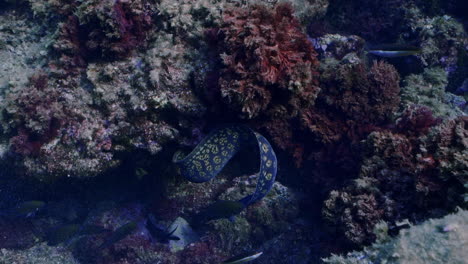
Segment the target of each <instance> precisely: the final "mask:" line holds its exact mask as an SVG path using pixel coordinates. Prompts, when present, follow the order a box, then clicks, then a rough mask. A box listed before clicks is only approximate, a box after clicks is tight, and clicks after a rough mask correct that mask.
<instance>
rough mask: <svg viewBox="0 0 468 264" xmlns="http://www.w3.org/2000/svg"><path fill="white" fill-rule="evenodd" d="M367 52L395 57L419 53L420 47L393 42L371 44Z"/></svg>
mask: <svg viewBox="0 0 468 264" xmlns="http://www.w3.org/2000/svg"><path fill="white" fill-rule="evenodd" d="M367 52H369V53H370V54H374V55H377V56H380V57H385V58H397V57H403V56H410V55H417V54H419V53H421V49H420V48H418V47H414V46H407V45H398V44H393V45H378V46H373V47H372V48H369V49H368V51H367Z"/></svg>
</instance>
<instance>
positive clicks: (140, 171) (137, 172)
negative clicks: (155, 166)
mask: <svg viewBox="0 0 468 264" xmlns="http://www.w3.org/2000/svg"><path fill="white" fill-rule="evenodd" d="M146 175H148V171H146V170H145V169H143V168H136V169H135V176H136V177H137V179H138V180H141V179H143V177H145V176H146Z"/></svg>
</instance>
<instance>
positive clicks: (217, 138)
mask: <svg viewBox="0 0 468 264" xmlns="http://www.w3.org/2000/svg"><path fill="white" fill-rule="evenodd" d="M255 141H256V142H257V144H258V148H259V153H260V171H259V172H258V180H257V186H256V188H255V192H254V193H253V194H250V195H248V196H246V197H244V198H242V199H241V200H239V202H241V203H242V204H244V206H245V207H247V206H249V205H251V204H253V203H255V202H257V201H259V200H260V199H262V198H263V197H265V195H267V193H268V192H269V191H270V190H271V188H272V187H273V183H274V182H275V178H276V171H277V166H278V163H277V160H276V155H275V152H274V151H273V148H272V147H271V145H270V143H269V142H268V140H267V139H266V138H265V137H263V136H262V135H260V134H258V133H257V132H255V131H253V130H252V129H250V128H249V127H246V126H242V125H231V126H225V127H222V128H218V129H215V130H214V131H212V132H211V133H210V134H208V136H206V137H205V138H204V139H203V140H202V141H201V142H200V144H198V145H197V146H196V147H195V149H194V150H193V151H192V152H190V154H188V155H187V156H185V157H182V155H181V154H180V153H176V154H175V155H174V158H173V162H174V163H175V164H176V165H177V166H178V168H179V170H180V173H181V174H182V175H183V176H184V177H185V178H187V179H188V180H189V181H191V182H196V183H200V182H206V181H209V180H211V179H212V178H214V177H215V176H216V175H218V173H219V172H220V171H221V170H222V169H223V167H224V166H225V165H226V163H228V161H229V160H230V159H231V158H232V157H233V156H234V155H235V154H236V153H237V152H238V151H239V150H240V149H241V148H243V147H245V146H247V145H250V144H251V143H252V142H255Z"/></svg>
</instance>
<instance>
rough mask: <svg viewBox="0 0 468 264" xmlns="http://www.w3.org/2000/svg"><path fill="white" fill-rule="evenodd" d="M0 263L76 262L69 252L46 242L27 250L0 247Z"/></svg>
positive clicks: (74, 263)
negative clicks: (50, 245)
mask: <svg viewBox="0 0 468 264" xmlns="http://www.w3.org/2000/svg"><path fill="white" fill-rule="evenodd" d="M0 262H1V263H56V264H78V263H79V262H78V261H77V260H76V259H75V258H73V256H72V254H71V253H70V252H66V251H63V250H61V249H59V248H57V247H49V246H47V245H46V243H41V244H38V245H36V246H34V247H31V248H29V249H27V250H24V251H20V250H7V249H4V248H2V249H0Z"/></svg>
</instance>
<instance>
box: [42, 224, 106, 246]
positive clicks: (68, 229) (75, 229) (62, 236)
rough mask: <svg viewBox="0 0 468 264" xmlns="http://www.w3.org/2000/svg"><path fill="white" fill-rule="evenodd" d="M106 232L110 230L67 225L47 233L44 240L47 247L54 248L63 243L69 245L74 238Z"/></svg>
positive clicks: (93, 226)
mask: <svg viewBox="0 0 468 264" xmlns="http://www.w3.org/2000/svg"><path fill="white" fill-rule="evenodd" d="M107 231H110V230H108V229H105V228H103V227H100V226H96V225H79V224H68V225H64V226H61V227H58V228H55V229H52V230H51V231H49V232H48V234H47V237H46V239H47V241H48V243H47V244H48V245H49V246H56V245H58V244H60V243H63V242H66V244H67V245H69V244H71V241H72V240H74V238H76V237H79V236H88V235H95V234H100V233H104V232H107Z"/></svg>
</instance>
